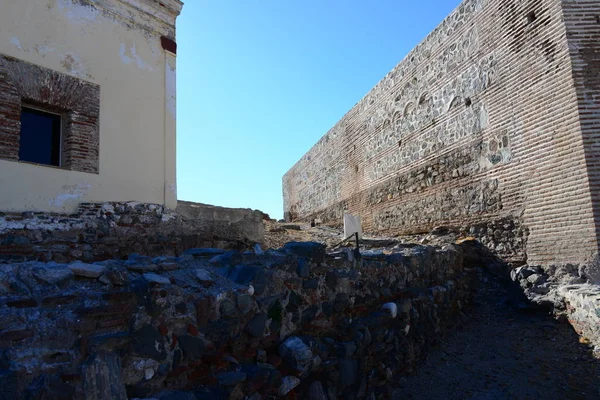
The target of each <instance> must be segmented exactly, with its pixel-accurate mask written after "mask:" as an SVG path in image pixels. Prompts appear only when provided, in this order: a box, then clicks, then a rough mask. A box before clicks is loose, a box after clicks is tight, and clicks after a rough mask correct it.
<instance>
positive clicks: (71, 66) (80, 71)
mask: <svg viewBox="0 0 600 400" xmlns="http://www.w3.org/2000/svg"><path fill="white" fill-rule="evenodd" d="M60 64H61V65H62V66H63V67H64V68H65V69H66V70H67V71H69V72H70V73H71V74H73V75H75V76H77V77H78V78H89V77H90V74H89V73H88V70H87V68H86V66H85V65H84V64H83V62H81V59H80V58H79V57H77V55H75V54H73V53H67V54H65V55H64V56H63V58H62V60H61V62H60Z"/></svg>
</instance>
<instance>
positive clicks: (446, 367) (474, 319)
mask: <svg viewBox="0 0 600 400" xmlns="http://www.w3.org/2000/svg"><path fill="white" fill-rule="evenodd" d="M484 258H485V257H484ZM486 263H487V265H488V267H489V266H491V268H484V269H479V270H478V271H479V272H478V273H479V274H480V278H481V285H480V287H479V289H478V291H477V294H476V298H475V302H474V306H473V308H471V309H470V310H468V311H466V316H465V323H464V325H463V326H462V327H459V328H457V329H456V330H454V331H453V332H452V333H451V334H450V335H449V336H448V337H447V338H446V339H445V340H444V341H443V343H442V344H441V345H440V346H438V347H437V348H436V349H434V350H432V351H431V352H430V354H429V356H428V358H427V359H426V360H425V361H424V362H423V363H422V364H421V365H420V366H419V367H418V368H417V370H416V371H414V373H413V374H412V375H409V376H406V377H403V378H400V379H399V382H397V384H398V386H399V387H400V389H398V390H396V391H395V392H394V396H393V397H394V398H395V399H419V400H420V399H423V400H436V399H444V400H445V399H448V400H453V399H456V400H458V399H460V400H463V399H469V400H501V399H502V400H504V399H511V400H513V399H515V400H521V399H523V400H525V399H532V400H542V399H543V400H551V399H557V400H558V399H561V400H562V399H600V360H598V359H596V358H594V356H593V355H592V352H591V349H590V347H589V346H587V345H586V344H582V343H580V342H579V336H578V335H577V334H576V333H575V331H574V330H573V328H572V327H571V326H570V325H569V324H568V323H564V322H563V323H561V322H557V321H556V320H555V319H554V318H553V317H552V316H551V315H550V313H549V310H544V309H540V308H535V307H533V306H531V305H530V304H529V303H527V301H526V300H525V298H524V296H522V293H521V291H520V290H519V289H518V287H515V286H513V284H512V283H511V282H510V280H509V279H508V274H507V273H506V269H504V268H503V266H502V265H501V264H500V263H498V260H493V259H491V258H487V260H486Z"/></svg>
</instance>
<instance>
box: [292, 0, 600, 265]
mask: <svg viewBox="0 0 600 400" xmlns="http://www.w3.org/2000/svg"><path fill="white" fill-rule="evenodd" d="M597 7H598V5H597V4H595V2H591V1H561V0H527V1H517V0H466V1H464V2H463V3H462V4H461V5H460V6H459V7H458V8H457V9H456V10H455V11H454V12H453V13H452V14H451V15H450V16H449V17H448V18H447V19H445V20H444V21H443V22H442V24H441V25H440V26H438V27H437V28H436V29H435V30H434V31H433V32H431V34H429V35H428V36H427V38H425V40H424V41H423V42H422V43H421V44H419V45H418V46H417V47H416V48H415V49H414V50H413V51H411V52H410V53H409V54H408V55H407V56H406V58H405V59H404V60H403V61H402V62H401V63H399V64H398V65H397V66H396V67H395V68H394V69H393V70H392V71H391V72H390V73H389V74H387V75H386V76H385V77H384V78H383V79H382V80H381V81H380V82H379V83H378V84H377V85H376V86H375V88H373V89H372V90H371V91H370V92H369V93H368V94H367V95H366V96H365V97H364V98H363V99H362V100H360V101H359V102H358V103H357V104H356V106H355V107H354V108H352V109H351V110H350V111H349V112H348V113H347V114H346V115H345V116H344V117H343V118H342V119H341V120H340V121H339V122H338V123H337V124H336V125H335V126H334V127H333V128H332V129H331V130H330V131H329V132H327V133H326V134H325V136H323V138H322V139H321V140H319V142H318V143H317V144H316V145H315V146H314V147H313V148H312V149H311V150H310V151H309V152H308V153H307V154H306V155H304V156H303V157H302V159H301V160H299V161H298V163H297V164H296V165H295V166H294V167H292V169H291V170H290V171H288V173H287V174H286V175H285V176H284V178H283V192H284V212H285V217H286V219H287V220H288V221H308V220H311V219H315V218H319V219H321V220H322V221H324V222H325V223H334V224H337V223H340V222H341V218H342V215H343V213H344V212H346V211H348V212H351V213H354V214H358V215H360V216H361V217H362V221H363V224H364V227H363V228H364V230H365V231H367V232H369V231H371V232H378V233H384V234H392V235H395V234H414V233H419V232H426V231H429V230H431V229H432V228H434V227H435V226H440V225H448V226H455V227H457V228H462V229H464V230H465V231H467V232H469V231H471V232H472V234H474V235H476V236H477V237H478V238H481V239H483V238H484V237H483V236H481V235H480V233H481V232H482V231H481V229H480V228H478V227H481V226H483V225H490V224H491V225H498V221H503V222H507V223H508V224H509V225H512V226H518V227H520V228H519V229H517V231H513V233H512V234H514V236H517V235H518V231H519V230H520V231H521V232H525V234H522V235H521V237H522V238H523V240H521V242H520V244H519V246H518V247H520V249H519V254H517V255H514V257H513V258H515V259H516V258H518V259H519V260H520V262H525V261H529V262H531V263H533V264H536V265H540V264H545V265H548V264H553V263H554V264H559V263H567V262H572V263H581V262H585V261H587V260H590V259H592V258H593V256H594V255H595V253H597V251H598V248H597V240H596V224H595V222H594V216H595V214H596V213H595V209H594V207H593V206H592V196H591V194H590V185H591V188H592V193H595V192H594V191H595V190H596V189H595V186H594V185H596V184H595V183H593V182H594V179H596V178H593V179H592V178H590V179H592V180H591V181H589V179H588V171H589V176H590V177H592V176H595V175H594V174H596V172H594V171H595V169H597V168H596V167H597V166H596V163H597V162H596V161H594V160H596V157H595V153H594V151H596V148H597V146H596V145H595V143H596V139H595V136H594V135H595V133H594V132H595V131H594V129H593V128H594V127H595V126H596V125H597V124H595V122H594V121H595V118H597V115H600V114H599V113H597V112H596V111H595V107H596V106H592V105H589V106H588V105H587V104H588V103H589V104H592V103H593V104H595V103H596V102H594V101H593V99H594V98H595V97H594V96H595V95H596V94H597V90H596V89H597V88H596V86H597V85H596V83H597V82H596V80H597V79H596V78H595V77H594V76H592V75H593V72H592V71H595V69H594V68H593V65H594V64H593V63H594V62H595V57H596V56H595V54H596V52H595V50H594V49H595V48H596V47H595V46H597V43H598V41H597V40H594V38H595V36H594V35H596V34H597V33H598V32H600V30H599V29H600V28H598V24H597V22H596V19H595V18H596V17H595V16H596V15H597V14H598V13H597V12H596V11H597V10H596V8H597ZM570 43H571V44H572V45H571V46H570V45H569V44H570ZM572 67H573V68H572ZM582 135H583V136H582ZM582 139H583V140H582ZM596 175H598V174H596ZM598 176H600V175H598ZM596 186H597V185H596ZM594 196H595V195H594ZM594 204H596V202H595V203H594ZM485 231H487V229H486V230H485ZM512 234H511V235H512ZM488 239H489V238H488ZM496 239H501V237H500V238H496ZM511 247H514V246H512V245H511ZM501 250H502V249H501ZM500 254H501V255H505V254H503V253H502V251H500Z"/></svg>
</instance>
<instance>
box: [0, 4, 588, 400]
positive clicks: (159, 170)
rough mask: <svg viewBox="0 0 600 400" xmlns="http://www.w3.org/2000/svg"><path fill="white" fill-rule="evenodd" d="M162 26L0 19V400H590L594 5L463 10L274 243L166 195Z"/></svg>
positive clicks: (342, 141)
mask: <svg viewBox="0 0 600 400" xmlns="http://www.w3.org/2000/svg"><path fill="white" fill-rule="evenodd" d="M182 6H183V4H182V3H181V1H179V0H160V1H159V0H49V1H44V2H40V1H38V0H19V1H18V2H4V3H1V4H0V37H1V38H0V400H5V399H6V400H14V399H27V400H32V399H36V400H51V399H65V400H67V399H69V400H71V399H75V400H84V399H85V400H127V399H132V400H133V399H140V400H141V399H145V400H154V399H157V400H273V399H286V400H294V399H308V400H346V399H349V400H355V399H356V400H358V399H360V400H363V399H364V400H389V399H392V400H401V399H408V398H410V399H426V400H435V399H440V400H442V399H443V400H463V399H467V398H468V399H532V398H534V399H549V400H553V399H556V400H562V399H566V398H573V399H597V398H600V390H599V387H598V383H597V382H598V379H597V378H598V377H599V376H600V363H599V362H598V358H600V286H599V285H598V283H599V282H600V260H599V259H598V258H597V252H598V228H597V222H596V218H595V214H596V213H597V212H598V205H599V204H600V199H598V195H599V193H600V192H599V185H600V170H599V171H598V172H597V170H598V169H599V168H600V163H598V164H597V162H596V157H595V152H596V151H597V148H596V147H597V146H596V144H595V140H596V139H595V136H596V134H597V133H596V130H595V127H596V119H597V118H598V117H597V116H598V115H600V114H599V113H598V112H599V111H600V110H598V107H599V106H598V102H597V99H596V96H597V94H598V93H599V91H598V90H599V89H600V87H598V85H600V78H598V76H600V75H599V74H598V73H597V72H596V70H595V67H596V59H597V58H599V59H600V55H599V54H600V51H597V41H598V39H600V1H597V0H596V1H583V0H526V1H518V0H465V1H464V2H463V3H462V4H461V5H460V6H459V7H458V8H457V9H456V10H455V11H454V12H453V13H452V14H451V15H450V16H449V17H448V18H447V19H446V20H445V21H444V22H443V23H442V24H441V25H440V26H439V27H438V28H437V29H436V30H435V31H434V32H432V33H431V34H430V35H429V36H428V37H427V38H426V39H425V40H424V41H423V42H422V43H421V44H420V45H419V46H417V48H416V49H414V50H413V51H412V52H411V53H410V54H409V55H408V56H407V57H406V58H405V60H404V61H402V62H401V63H400V64H399V65H398V66H397V67H396V68H394V70H393V71H392V72H390V73H389V74H388V75H387V76H386V77H385V78H384V79H383V80H382V81H381V82H380V83H379V84H378V85H377V86H376V87H375V88H374V89H373V90H372V91H371V92H370V93H369V94H368V95H367V96H366V97H365V98H364V99H362V100H361V101H360V102H359V103H358V104H357V105H356V106H355V107H354V108H353V109H352V110H351V111H350V112H349V113H348V114H347V115H346V116H344V117H343V118H342V120H341V121H340V122H339V123H338V124H337V125H336V126H335V127H334V128H333V129H331V130H330V131H329V132H328V133H327V134H326V135H325V136H324V137H323V138H322V139H321V140H320V141H319V143H317V145H315V147H314V148H313V149H312V150H310V152H309V153H307V154H306V155H305V156H304V157H303V158H302V159H301V160H300V161H299V162H298V163H297V164H296V165H295V166H294V167H293V168H292V169H291V170H290V171H289V172H288V173H287V174H286V176H285V177H284V179H283V191H284V204H285V217H286V219H287V222H286V223H284V222H281V221H279V222H278V221H274V220H272V219H271V218H269V216H268V215H266V214H264V213H262V212H261V211H258V210H250V209H232V208H225V207H218V206H212V205H207V204H200V203H193V202H187V201H182V200H178V199H177V191H176V181H175V177H176V174H175V139H176V137H175V131H176V127H175V122H176V121H175V111H176V110H175V74H176V69H175V58H176V51H177V45H176V42H175V20H176V18H177V16H178V15H179V13H180V11H181V9H182ZM24 22H29V23H24ZM141 91H143V95H140V92H141ZM347 212H349V213H352V214H354V216H359V217H361V218H362V223H363V225H362V229H363V231H364V235H361V238H360V241H359V242H358V243H356V244H355V243H352V242H343V241H342V239H343V236H344V235H343V234H342V233H341V232H340V230H339V229H338V228H339V225H340V224H341V222H342V218H343V216H344V214H345V213H347ZM349 220H350V218H349ZM352 220H353V221H354V222H357V221H358V219H352ZM311 225H312V226H311ZM356 225H357V227H358V225H359V224H358V223H356ZM356 238H357V239H358V238H359V236H358V235H357V236H356ZM355 246H356V247H355Z"/></svg>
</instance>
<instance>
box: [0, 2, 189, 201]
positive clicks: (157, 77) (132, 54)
mask: <svg viewBox="0 0 600 400" xmlns="http://www.w3.org/2000/svg"><path fill="white" fill-rule="evenodd" d="M166 3H167V5H168V6H173V8H174V9H175V10H176V13H171V14H169V13H166V12H165V11H164V7H162V6H160V5H159V4H158V2H155V1H154V0H83V1H79V0H78V1H73V0H19V1H2V2H0V53H2V54H5V55H8V56H11V57H15V58H18V59H21V60H23V61H27V62H30V63H33V64H37V65H40V66H43V67H46V68H50V69H53V70H56V71H59V72H62V73H66V74H69V75H72V76H76V77H78V78H81V79H84V80H87V81H90V82H93V83H96V84H98V85H100V92H101V94H100V96H101V100H100V160H99V161H100V167H99V174H97V175H96V174H88V173H83V172H75V171H67V170H61V169H58V168H53V167H45V166H38V165H32V164H26V163H19V162H11V161H6V160H0V211H32V210H38V211H52V212H72V211H74V210H75V209H76V208H77V205H78V204H79V203H80V202H104V201H140V202H148V203H158V204H166V205H167V206H168V207H170V208H175V207H176V206H177V194H176V182H175V169H174V168H175V105H174V104H175V87H174V82H175V57H174V55H172V54H170V53H167V52H165V50H163V48H162V46H161V42H160V37H161V36H162V35H166V36H170V37H173V36H174V22H175V17H176V15H177V14H178V13H179V10H180V9H181V3H180V2H179V1H178V0H168V1H166ZM90 4H91V5H93V7H91V6H90ZM133 6H137V7H140V8H143V9H146V10H148V11H152V10H153V9H154V8H153V7H157V9H158V8H161V7H162V8H163V9H162V10H159V12H158V11H157V12H156V13H153V14H154V16H151V15H150V14H148V13H145V12H143V11H140V9H139V8H134V7H133ZM167 8H168V7H167ZM156 16H159V18H157V17H156ZM167 65H169V67H168V68H167ZM167 92H168V93H167Z"/></svg>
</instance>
